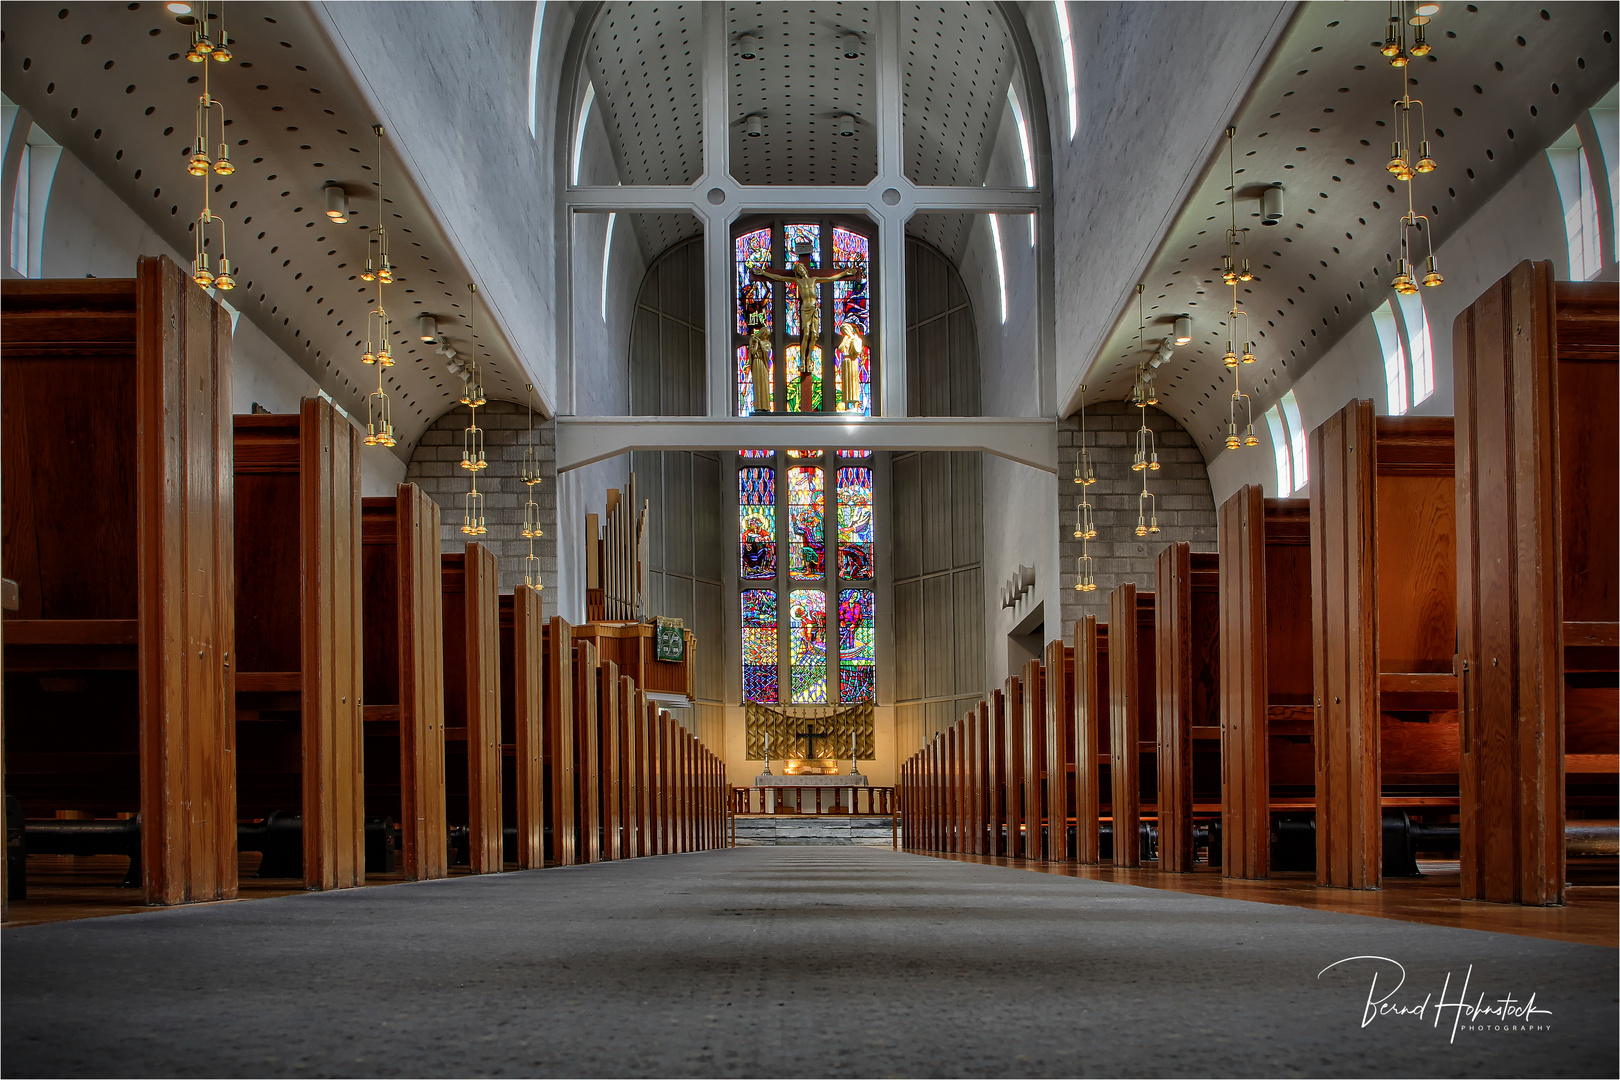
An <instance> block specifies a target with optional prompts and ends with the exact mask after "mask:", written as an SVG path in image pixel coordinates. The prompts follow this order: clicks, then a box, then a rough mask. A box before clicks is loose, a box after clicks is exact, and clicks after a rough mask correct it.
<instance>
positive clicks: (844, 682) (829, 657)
mask: <svg viewBox="0 0 1620 1080" xmlns="http://www.w3.org/2000/svg"><path fill="white" fill-rule="evenodd" d="M734 250H735V253H736V261H735V267H736V277H735V285H736V292H735V297H736V323H735V326H734V327H733V331H734V334H735V355H736V358H737V372H736V395H737V396H736V409H737V413H738V415H740V416H763V415H770V414H780V413H806V412H819V413H827V412H842V413H858V414H860V415H871V412H872V402H873V391H874V361H875V358H876V349H875V345H876V342H874V341H873V340H872V333H871V330H872V284H871V265H872V256H873V240H872V236H871V234H870V233H869V232H868V231H867V229H866V228H865V227H864V226H862V225H861V224H858V223H855V222H849V221H843V220H834V219H830V218H820V219H804V218H781V219H774V220H762V219H756V220H753V221H749V222H744V223H742V224H741V225H739V226H738V228H737V230H736V232H735V233H734ZM806 287H810V288H814V289H815V294H814V297H813V302H810V303H806V302H805V298H803V297H801V296H800V292H799V290H800V289H802V288H806ZM807 331H808V333H807ZM871 456H872V455H871V451H869V450H852V449H844V450H833V451H827V450H819V449H809V450H744V451H742V452H741V453H740V454H739V462H738V465H739V467H738V470H737V517H738V522H737V524H738V536H739V551H738V559H739V564H738V580H739V594H740V595H739V601H740V614H741V618H742V630H743V649H742V676H743V700H744V701H758V702H766V703H771V704H778V703H780V704H791V705H830V704H838V703H854V702H862V701H872V700H874V679H873V671H874V666H875V659H876V657H875V648H874V638H875V634H876V617H875V611H874V607H875V593H874V589H873V585H874V581H875V570H874V565H873V534H872V518H873V487H872V467H871ZM829 645H831V646H832V648H829Z"/></svg>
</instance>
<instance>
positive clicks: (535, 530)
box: [518, 383, 546, 589]
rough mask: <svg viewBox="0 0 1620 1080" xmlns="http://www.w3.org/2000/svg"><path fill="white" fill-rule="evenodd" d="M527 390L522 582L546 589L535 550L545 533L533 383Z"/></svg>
mask: <svg viewBox="0 0 1620 1080" xmlns="http://www.w3.org/2000/svg"><path fill="white" fill-rule="evenodd" d="M524 390H525V391H527V393H528V404H529V437H528V440H527V441H526V442H525V443H524V444H523V465H522V467H521V468H520V469H519V470H518V479H519V480H521V481H523V483H524V485H525V486H526V488H527V489H528V499H527V501H526V502H524V504H523V538H524V539H525V540H527V541H528V542H529V554H528V556H527V557H525V558H524V560H523V583H524V584H525V585H527V586H529V588H531V589H544V588H545V585H544V584H543V583H542V582H541V580H540V558H539V556H537V555H536V554H535V553H534V542H535V541H536V540H538V539H539V538H540V537H542V536H544V535H546V534H545V533H544V532H543V531H542V530H541V528H540V504H539V503H537V502H535V501H534V489H535V488H536V487H538V486H539V485H540V481H541V476H540V451H539V449H538V448H537V447H536V445H535V438H534V384H533V383H529V384H527V385H526V386H525V387H524Z"/></svg>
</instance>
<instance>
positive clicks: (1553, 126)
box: [1088, 3, 1616, 457]
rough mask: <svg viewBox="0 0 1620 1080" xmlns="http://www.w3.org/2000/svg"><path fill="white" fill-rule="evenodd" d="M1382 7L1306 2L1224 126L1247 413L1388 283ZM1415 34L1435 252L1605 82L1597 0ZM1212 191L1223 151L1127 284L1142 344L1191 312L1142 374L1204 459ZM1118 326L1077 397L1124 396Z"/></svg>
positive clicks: (1124, 353) (1214, 335)
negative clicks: (1138, 303) (1266, 208)
mask: <svg viewBox="0 0 1620 1080" xmlns="http://www.w3.org/2000/svg"><path fill="white" fill-rule="evenodd" d="M1385 17H1386V12H1385V9H1384V7H1383V6H1382V5H1377V4H1343V3H1312V4H1309V5H1308V6H1307V7H1306V8H1305V9H1304V10H1303V11H1302V12H1301V13H1300V15H1299V17H1298V18H1297V19H1296V20H1295V22H1294V24H1293V25H1292V27H1291V28H1290V30H1289V32H1288V35H1287V38H1286V40H1285V41H1284V42H1283V44H1282V45H1281V46H1280V47H1279V50H1278V53H1277V56H1276V57H1275V58H1274V60H1273V62H1272V64H1271V65H1270V68H1269V69H1268V71H1267V73H1266V74H1265V75H1264V76H1263V77H1262V78H1261V80H1260V82H1259V84H1258V85H1257V86H1256V87H1255V88H1254V91H1253V93H1252V94H1251V96H1250V98H1249V103H1248V104H1247V106H1246V107H1245V108H1244V110H1243V112H1242V114H1241V115H1240V116H1239V117H1238V118H1237V121H1236V124H1237V128H1238V133H1237V136H1236V140H1235V147H1234V149H1235V151H1236V159H1237V187H1238V227H1239V228H1247V229H1248V230H1249V232H1248V248H1249V256H1250V258H1251V260H1252V261H1253V263H1254V269H1255V272H1256V274H1257V276H1256V278H1255V280H1254V281H1252V282H1249V283H1248V284H1246V285H1242V286H1240V289H1241V296H1242V298H1243V303H1244V306H1245V308H1246V309H1247V310H1248V312H1249V316H1250V319H1251V321H1252V323H1253V326H1254V329H1255V331H1256V349H1255V352H1256V354H1257V355H1258V357H1259V362H1258V363H1255V364H1253V365H1246V366H1245V367H1244V368H1243V369H1242V370H1243V385H1244V390H1245V392H1247V393H1250V394H1251V395H1252V396H1253V403H1254V414H1255V418H1256V422H1257V423H1258V421H1259V416H1260V413H1261V411H1262V410H1263V409H1265V408H1266V407H1268V406H1269V405H1270V404H1272V403H1273V402H1274V401H1276V399H1277V398H1279V397H1280V396H1281V395H1282V394H1283V392H1284V391H1285V390H1286V389H1287V388H1288V387H1289V386H1290V385H1292V384H1293V382H1294V381H1295V380H1297V379H1298V378H1299V376H1300V375H1302V374H1304V372H1305V371H1306V370H1308V369H1309V368H1310V366H1311V364H1313V363H1315V361H1316V360H1317V359H1318V358H1319V357H1321V355H1322V354H1323V353H1324V352H1326V351H1327V349H1329V348H1330V347H1331V346H1332V345H1333V344H1334V343H1336V342H1337V341H1338V340H1339V339H1340V338H1341V337H1342V336H1343V334H1344V333H1345V332H1346V331H1347V330H1349V328H1350V327H1352V326H1354V325H1355V324H1356V323H1357V322H1359V321H1360V320H1361V319H1363V318H1365V317H1366V316H1367V314H1368V313H1369V312H1371V311H1372V310H1373V309H1374V308H1375V307H1377V306H1378V305H1379V304H1382V303H1383V302H1384V301H1385V300H1386V299H1389V298H1391V297H1393V296H1394V295H1395V294H1394V291H1393V290H1392V289H1391V288H1390V286H1389V282H1390V278H1391V277H1392V276H1393V274H1394V262H1395V258H1396V256H1397V254H1398V251H1397V245H1398V241H1399V236H1398V232H1399V230H1398V224H1399V221H1400V217H1401V215H1402V214H1403V213H1405V211H1406V199H1405V192H1404V189H1402V190H1401V191H1397V185H1396V184H1394V183H1393V178H1392V177H1391V176H1390V175H1389V173H1388V172H1387V171H1386V170H1385V168H1384V166H1385V163H1386V161H1387V160H1388V158H1389V144H1390V141H1391V140H1392V139H1393V138H1394V136H1393V135H1392V133H1391V130H1390V127H1389V124H1390V102H1391V101H1392V100H1393V99H1394V98H1396V97H1398V96H1399V95H1400V79H1399V77H1398V75H1397V74H1396V72H1395V71H1394V69H1392V68H1391V67H1390V66H1389V64H1388V63H1387V62H1386V61H1385V60H1384V58H1383V57H1381V56H1379V55H1378V53H1377V51H1376V50H1375V49H1374V48H1373V47H1372V46H1373V45H1374V44H1376V43H1377V42H1379V41H1382V39H1383V34H1384V19H1385ZM1430 41H1431V42H1432V43H1433V46H1434V51H1433V53H1431V54H1430V56H1429V57H1427V58H1425V59H1424V60H1422V61H1418V62H1415V63H1414V64H1413V65H1412V76H1413V80H1412V81H1413V89H1412V95H1413V97H1420V98H1422V99H1423V100H1424V102H1425V107H1426V109H1427V111H1428V123H1429V134H1428V137H1429V138H1430V140H1431V143H1432V149H1433V154H1434V157H1435V158H1436V160H1437V161H1438V163H1439V167H1438V169H1437V170H1436V171H1434V172H1432V173H1428V174H1426V175H1421V176H1419V177H1418V178H1417V181H1416V186H1415V188H1414V194H1415V195H1416V197H1417V200H1418V202H1417V205H1416V206H1415V209H1416V210H1417V212H1419V213H1426V214H1428V215H1429V216H1430V218H1431V220H1432V221H1433V223H1434V227H1435V245H1436V247H1439V246H1440V244H1442V243H1444V241H1445V240H1446V239H1447V238H1448V237H1449V236H1450V235H1451V233H1452V232H1453V231H1455V229H1456V228H1457V227H1458V226H1459V225H1460V224H1461V223H1462V222H1463V221H1465V220H1466V219H1467V218H1468V216H1469V215H1470V214H1472V213H1473V212H1474V211H1476V210H1478V209H1479V208H1480V207H1481V206H1483V205H1484V204H1485V203H1486V202H1487V201H1488V200H1489V199H1490V198H1491V197H1492V196H1494V195H1495V194H1496V193H1497V192H1498V191H1500V190H1501V188H1502V185H1503V184H1504V183H1506V182H1507V180H1508V179H1509V178H1511V177H1512V176H1513V175H1514V174H1515V173H1517V172H1518V171H1519V170H1520V169H1521V168H1522V167H1523V166H1524V165H1525V164H1526V163H1527V162H1528V161H1529V160H1530V158H1531V157H1532V156H1534V155H1535V154H1537V153H1539V152H1540V150H1541V148H1542V147H1544V146H1546V145H1548V144H1549V143H1550V142H1552V141H1553V139H1555V138H1556V137H1558V136H1559V135H1561V134H1562V133H1563V132H1564V131H1566V130H1568V129H1569V127H1570V126H1571V125H1572V124H1573V123H1574V122H1575V117H1576V115H1577V113H1578V112H1579V111H1580V110H1581V109H1583V108H1585V107H1586V106H1587V105H1589V104H1591V103H1592V102H1594V101H1596V100H1597V98H1598V97H1599V96H1600V95H1601V94H1602V93H1603V92H1604V91H1605V90H1606V89H1607V88H1608V87H1610V86H1612V85H1613V84H1614V81H1615V70H1616V62H1615V46H1614V37H1613V8H1612V7H1610V6H1606V5H1601V4H1582V3H1564V4H1555V3H1549V4H1547V5H1546V6H1545V7H1539V6H1537V5H1533V4H1479V5H1473V4H1461V3H1457V4H1451V3H1448V4H1446V5H1445V6H1444V8H1443V10H1442V11H1441V13H1440V14H1439V15H1438V16H1437V17H1436V18H1435V21H1434V23H1433V24H1432V25H1431V26H1430ZM1414 126H1415V125H1414ZM1275 182H1280V183H1282V184H1283V185H1284V187H1285V189H1286V192H1287V198H1286V216H1285V219H1284V220H1283V221H1282V222H1281V223H1280V224H1278V225H1275V226H1271V227H1266V226H1262V225H1261V224H1260V223H1259V203H1258V201H1257V200H1258V197H1259V193H1260V192H1261V191H1262V190H1263V189H1264V187H1265V186H1266V185H1269V184H1271V183H1275ZM1227 187H1228V169H1227V159H1226V151H1225V147H1224V145H1223V146H1222V148H1221V152H1220V153H1219V155H1218V156H1217V157H1216V158H1215V159H1214V160H1213V161H1212V162H1211V163H1210V167H1209V169H1208V171H1207V172H1206V173H1205V175H1204V177H1203V179H1202V181H1201V182H1200V184H1199V186H1198V188H1197V189H1196V191H1195V192H1194V194H1193V195H1192V197H1191V198H1190V199H1189V200H1188V202H1187V204H1186V206H1185V207H1184V208H1183V210H1182V212H1181V214H1180V215H1179V217H1178V218H1177V219H1176V223H1175V225H1174V227H1173V228H1172V230H1171V232H1170V234H1169V235H1168V237H1167V238H1166V240H1165V243H1164V246H1163V247H1162V248H1161V250H1160V251H1159V252H1158V253H1157V254H1156V255H1155V257H1154V259H1153V262H1152V264H1151V267H1150V269H1149V270H1148V272H1147V273H1146V274H1145V275H1144V278H1143V280H1144V281H1145V282H1146V284H1147V286H1148V289H1147V293H1146V297H1147V304H1146V306H1147V317H1148V322H1149V326H1148V332H1147V340H1148V349H1149V351H1151V350H1152V349H1154V348H1156V347H1157V345H1158V343H1159V342H1160V341H1162V340H1163V339H1164V337H1165V336H1166V333H1167V332H1168V330H1169V323H1170V322H1171V321H1172V320H1173V318H1174V316H1175V315H1176V314H1178V313H1181V312H1187V313H1190V314H1191V315H1192V317H1193V330H1194V337H1193V341H1192V342H1191V343H1190V344H1188V345H1186V346H1183V347H1182V348H1180V349H1177V350H1176V352H1175V355H1174V356H1173V357H1172V358H1171V359H1170V360H1169V361H1167V362H1166V363H1165V364H1164V365H1163V366H1162V367H1161V368H1160V369H1159V375H1158V379H1157V385H1158V389H1159V407H1160V408H1161V409H1164V410H1165V411H1166V412H1168V413H1170V414H1171V415H1172V416H1174V417H1175V418H1176V419H1177V420H1179V421H1180V422H1181V423H1182V424H1183V425H1184V426H1185V427H1186V428H1187V430H1188V431H1190V432H1192V434H1193V436H1194V438H1196V439H1197V440H1198V442H1199V444H1200V446H1201V447H1202V448H1203V449H1204V451H1205V454H1206V456H1209V457H1213V456H1214V455H1215V454H1216V453H1218V452H1219V450H1220V447H1221V439H1222V438H1223V436H1224V434H1225V424H1226V422H1227V409H1228V402H1229V399H1230V396H1231V393H1232V378H1231V375H1230V373H1229V372H1227V370H1226V369H1225V367H1224V366H1223V365H1222V364H1221V360H1220V357H1221V354H1222V353H1223V352H1225V349H1226V329H1225V313H1226V311H1227V309H1228V308H1229V307H1230V304H1231V290H1230V286H1227V285H1225V284H1224V283H1223V282H1222V281H1221V279H1220V261H1221V253H1222V249H1223V241H1224V236H1225V230H1226V228H1227V226H1228V224H1229V222H1230V216H1229V215H1230V213H1231V210H1230V208H1229V206H1228V204H1227ZM1425 253H1426V252H1425ZM1440 269H1441V270H1442V272H1444V270H1445V266H1444V264H1443V263H1442V265H1441V267H1440ZM1448 287H1451V286H1448V285H1442V286H1440V288H1448ZM1422 291H1423V292H1424V293H1429V292H1430V290H1428V289H1424V290H1422ZM1136 325H1137V323H1136V310H1135V305H1134V303H1133V304H1132V305H1131V306H1130V308H1129V310H1128V311H1126V312H1123V313H1122V316H1121V319H1120V322H1119V324H1118V325H1117V327H1116V328H1115V331H1114V333H1113V334H1112V335H1111V337H1110V338H1109V339H1108V341H1107V343H1106V345H1105V346H1104V348H1103V349H1102V350H1101V351H1100V353H1099V356H1098V360H1097V362H1096V365H1095V366H1094V368H1093V370H1092V373H1091V375H1090V377H1089V379H1088V381H1089V383H1090V384H1091V389H1090V391H1089V392H1088V396H1089V397H1091V398H1092V400H1096V399H1098V398H1099V397H1100V398H1122V397H1124V396H1125V395H1126V393H1127V392H1128V391H1129V390H1130V387H1131V383H1132V380H1133V378H1134V373H1135V370H1136V364H1137V357H1138V355H1139V354H1138V352H1137V349H1136V337H1137V334H1136ZM1434 331H1435V332H1436V333H1441V334H1445V333H1449V332H1450V328H1449V327H1444V326H1435V327H1434Z"/></svg>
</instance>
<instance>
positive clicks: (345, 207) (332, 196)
mask: <svg viewBox="0 0 1620 1080" xmlns="http://www.w3.org/2000/svg"><path fill="white" fill-rule="evenodd" d="M321 193H322V194H323V195H325V196H326V216H327V217H329V218H331V219H332V221H333V222H334V223H335V224H338V225H342V224H343V223H344V222H346V221H348V220H349V193H348V192H347V191H344V190H343V185H342V184H327V185H326V186H325V187H324V188H322V189H321Z"/></svg>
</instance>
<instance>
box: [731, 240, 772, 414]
mask: <svg viewBox="0 0 1620 1080" xmlns="http://www.w3.org/2000/svg"><path fill="white" fill-rule="evenodd" d="M736 258H737V267H736V269H737V333H739V334H741V335H743V336H744V337H746V338H747V341H746V342H745V343H744V344H742V345H739V346H738V347H737V415H738V416H750V415H752V414H753V413H755V412H769V411H770V409H771V385H772V383H771V380H772V379H773V378H774V377H775V376H774V374H773V371H774V362H775V357H774V356H773V355H772V345H771V283H770V282H769V281H767V280H765V279H764V278H762V277H759V276H757V275H756V274H755V273H754V270H755V269H761V270H765V269H769V268H770V265H771V230H770V229H755V230H754V231H753V232H749V233H744V234H743V235H741V236H739V237H737V247H736Z"/></svg>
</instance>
